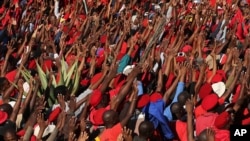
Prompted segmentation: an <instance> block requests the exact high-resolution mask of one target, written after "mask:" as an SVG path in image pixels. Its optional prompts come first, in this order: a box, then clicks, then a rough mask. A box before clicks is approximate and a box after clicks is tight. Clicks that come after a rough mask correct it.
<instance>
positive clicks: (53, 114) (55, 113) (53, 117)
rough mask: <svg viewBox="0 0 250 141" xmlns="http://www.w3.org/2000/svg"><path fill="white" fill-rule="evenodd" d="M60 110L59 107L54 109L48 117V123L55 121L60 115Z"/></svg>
mask: <svg viewBox="0 0 250 141" xmlns="http://www.w3.org/2000/svg"><path fill="white" fill-rule="evenodd" d="M61 111H62V110H61V108H60V107H56V108H55V109H54V110H53V111H52V112H51V113H50V115H49V118H48V121H49V122H53V121H55V120H56V119H57V117H58V116H59V114H60V113H61Z"/></svg>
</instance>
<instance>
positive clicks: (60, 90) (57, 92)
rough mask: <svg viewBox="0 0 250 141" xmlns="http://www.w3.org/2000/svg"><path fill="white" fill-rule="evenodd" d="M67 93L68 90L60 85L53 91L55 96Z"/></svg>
mask: <svg viewBox="0 0 250 141" xmlns="http://www.w3.org/2000/svg"><path fill="white" fill-rule="evenodd" d="M67 93H68V89H67V87H66V86H65V85H60V86H57V87H56V88H55V89H54V95H55V96H57V95H58V94H62V95H64V96H65V95H67Z"/></svg>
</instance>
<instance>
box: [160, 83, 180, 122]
mask: <svg viewBox="0 0 250 141" xmlns="http://www.w3.org/2000/svg"><path fill="white" fill-rule="evenodd" d="M184 87H185V83H184V82H179V83H178V85H177V89H176V92H175V95H174V99H173V101H172V102H171V104H169V105H168V106H167V107H166V108H165V110H164V116H165V117H167V119H168V120H169V121H172V120H173V115H172V112H171V109H170V108H171V105H172V104H173V103H175V102H177V101H178V96H179V95H180V93H181V92H183V90H184Z"/></svg>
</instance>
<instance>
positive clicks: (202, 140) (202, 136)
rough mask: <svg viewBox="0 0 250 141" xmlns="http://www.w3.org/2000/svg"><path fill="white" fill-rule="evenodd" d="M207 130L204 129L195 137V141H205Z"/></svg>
mask: <svg viewBox="0 0 250 141" xmlns="http://www.w3.org/2000/svg"><path fill="white" fill-rule="evenodd" d="M207 130H208V129H204V130H203V131H202V132H201V133H200V134H199V135H198V137H197V141H207Z"/></svg>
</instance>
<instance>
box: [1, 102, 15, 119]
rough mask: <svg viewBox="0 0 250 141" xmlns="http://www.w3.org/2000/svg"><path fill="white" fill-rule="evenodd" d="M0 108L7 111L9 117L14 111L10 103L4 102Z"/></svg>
mask: <svg viewBox="0 0 250 141" xmlns="http://www.w3.org/2000/svg"><path fill="white" fill-rule="evenodd" d="M0 110H1V111H4V112H6V113H7V114H8V117H10V115H11V113H12V111H13V108H12V107H11V105H10V104H7V103H4V104H2V105H0Z"/></svg>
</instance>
